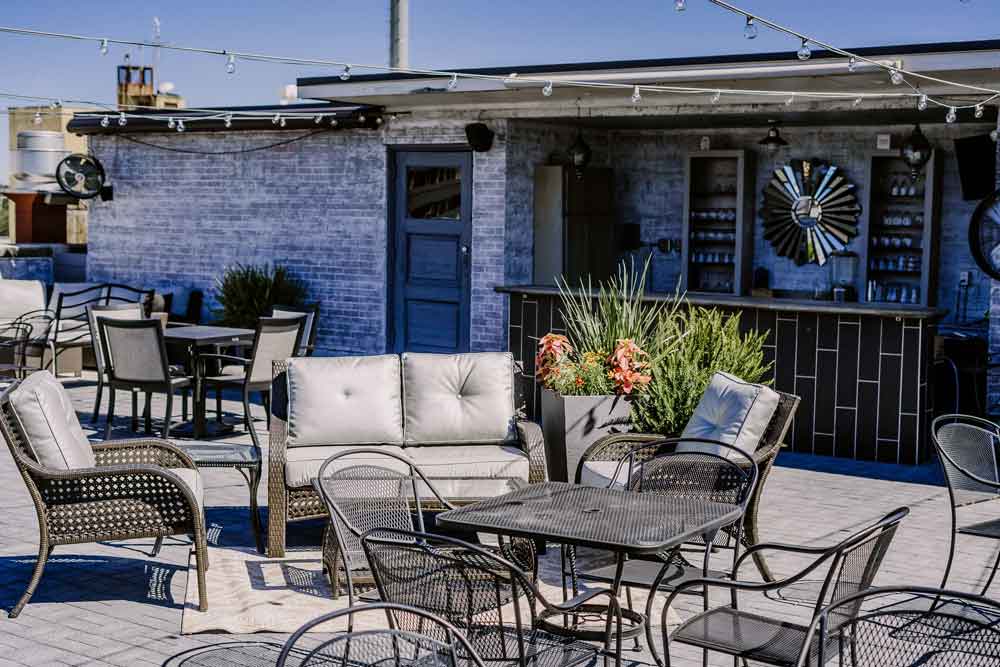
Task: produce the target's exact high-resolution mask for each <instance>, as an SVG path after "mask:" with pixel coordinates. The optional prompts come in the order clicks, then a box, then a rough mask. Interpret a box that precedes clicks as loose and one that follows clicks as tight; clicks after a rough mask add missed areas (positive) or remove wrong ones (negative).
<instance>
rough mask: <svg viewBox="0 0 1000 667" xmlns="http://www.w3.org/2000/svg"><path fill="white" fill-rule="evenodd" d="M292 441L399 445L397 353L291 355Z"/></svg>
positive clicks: (400, 412) (400, 415) (400, 413)
mask: <svg viewBox="0 0 1000 667" xmlns="http://www.w3.org/2000/svg"><path fill="white" fill-rule="evenodd" d="M287 375H288V446H289V447H309V446H316V445H321V446H328V445H383V444H389V445H401V444H402V442H403V407H402V405H403V401H402V397H401V395H400V386H401V385H400V370H399V357H397V356H396V355H394V354H384V355H378V356H370V357H295V358H293V359H289V360H288V371H287Z"/></svg>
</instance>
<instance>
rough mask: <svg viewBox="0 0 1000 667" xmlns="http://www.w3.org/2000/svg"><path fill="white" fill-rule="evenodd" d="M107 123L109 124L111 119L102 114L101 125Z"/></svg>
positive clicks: (106, 124) (105, 125) (104, 125)
mask: <svg viewBox="0 0 1000 667" xmlns="http://www.w3.org/2000/svg"><path fill="white" fill-rule="evenodd" d="M108 125H111V119H110V118H108V117H107V116H102V117H101V127H107V126H108Z"/></svg>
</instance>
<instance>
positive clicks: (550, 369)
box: [535, 262, 676, 481]
mask: <svg viewBox="0 0 1000 667" xmlns="http://www.w3.org/2000/svg"><path fill="white" fill-rule="evenodd" d="M647 269H648V262H647V265H646V268H644V269H643V271H642V273H641V275H636V273H635V270H634V267H632V268H631V269H624V270H623V271H622V272H621V274H620V275H618V276H617V277H616V278H613V279H611V280H610V281H609V282H608V283H607V284H601V285H600V288H599V291H598V294H597V296H596V298H595V297H594V296H593V293H592V292H591V289H590V285H589V283H588V284H586V285H582V284H581V287H583V289H581V290H579V291H573V290H571V289H570V288H569V286H568V285H567V284H566V282H565V281H563V282H562V283H561V284H560V286H559V288H560V296H561V298H562V308H561V312H562V319H563V322H564V323H565V326H566V334H565V335H563V334H560V333H549V334H546V335H545V336H543V337H542V338H541V340H539V343H538V353H537V355H536V357H535V374H536V377H537V379H538V381H539V382H540V383H541V385H542V431H543V432H544V435H545V450H546V457H547V460H548V473H549V479H552V480H556V481H569V480H571V479H573V475H574V473H575V471H576V466H577V462H578V461H579V459H580V456H581V455H582V454H583V452H584V451H585V450H586V449H587V447H588V446H590V444H591V443H593V442H595V441H596V440H597V439H599V438H601V437H603V436H605V435H608V434H609V433H614V432H621V431H626V430H628V429H629V428H630V420H629V413H630V407H631V404H632V403H633V402H634V401H635V400H636V398H637V397H638V396H641V395H642V394H643V393H644V392H645V391H646V390H647V388H648V387H649V384H650V382H651V380H652V376H651V375H650V369H651V367H652V366H653V364H654V363H655V362H656V361H657V359H655V358H654V357H653V356H651V355H650V354H649V352H648V351H647V347H648V346H649V345H650V344H652V342H653V337H654V336H661V335H662V336H664V338H662V339H660V340H658V341H657V342H656V344H657V351H658V354H665V353H667V352H669V350H670V347H671V342H672V341H671V338H670V337H671V336H672V335H673V334H672V333H670V332H668V331H667V330H663V331H658V327H657V323H658V321H659V320H660V318H661V316H662V317H667V318H672V317H673V312H674V310H675V309H676V305H675V304H674V305H671V303H669V302H663V301H653V302H650V301H644V300H643V298H642V297H643V291H644V290H643V286H644V285H645V279H646V270H647Z"/></svg>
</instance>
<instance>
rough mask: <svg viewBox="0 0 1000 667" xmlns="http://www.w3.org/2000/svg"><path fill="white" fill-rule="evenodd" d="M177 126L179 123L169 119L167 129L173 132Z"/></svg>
mask: <svg viewBox="0 0 1000 667" xmlns="http://www.w3.org/2000/svg"><path fill="white" fill-rule="evenodd" d="M176 125H177V123H176V122H175V121H174V119H173V118H168V119H167V127H169V128H170V129H171V130H172V129H174V127H175V126H176Z"/></svg>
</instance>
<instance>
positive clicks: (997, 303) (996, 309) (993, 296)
mask: <svg viewBox="0 0 1000 667" xmlns="http://www.w3.org/2000/svg"><path fill="white" fill-rule="evenodd" d="M997 131H998V132H1000V119H998V120H997ZM997 188H1000V142H997ZM989 349H990V357H991V358H992V359H996V358H998V355H1000V282H998V281H996V280H993V281H991V282H990V348H989ZM989 373H990V376H989V378H988V388H989V390H988V395H987V403H988V407H987V410H988V412H989V413H990V414H995V413H996V411H997V406H1000V368H993V369H991V370H990V371H989Z"/></svg>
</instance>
